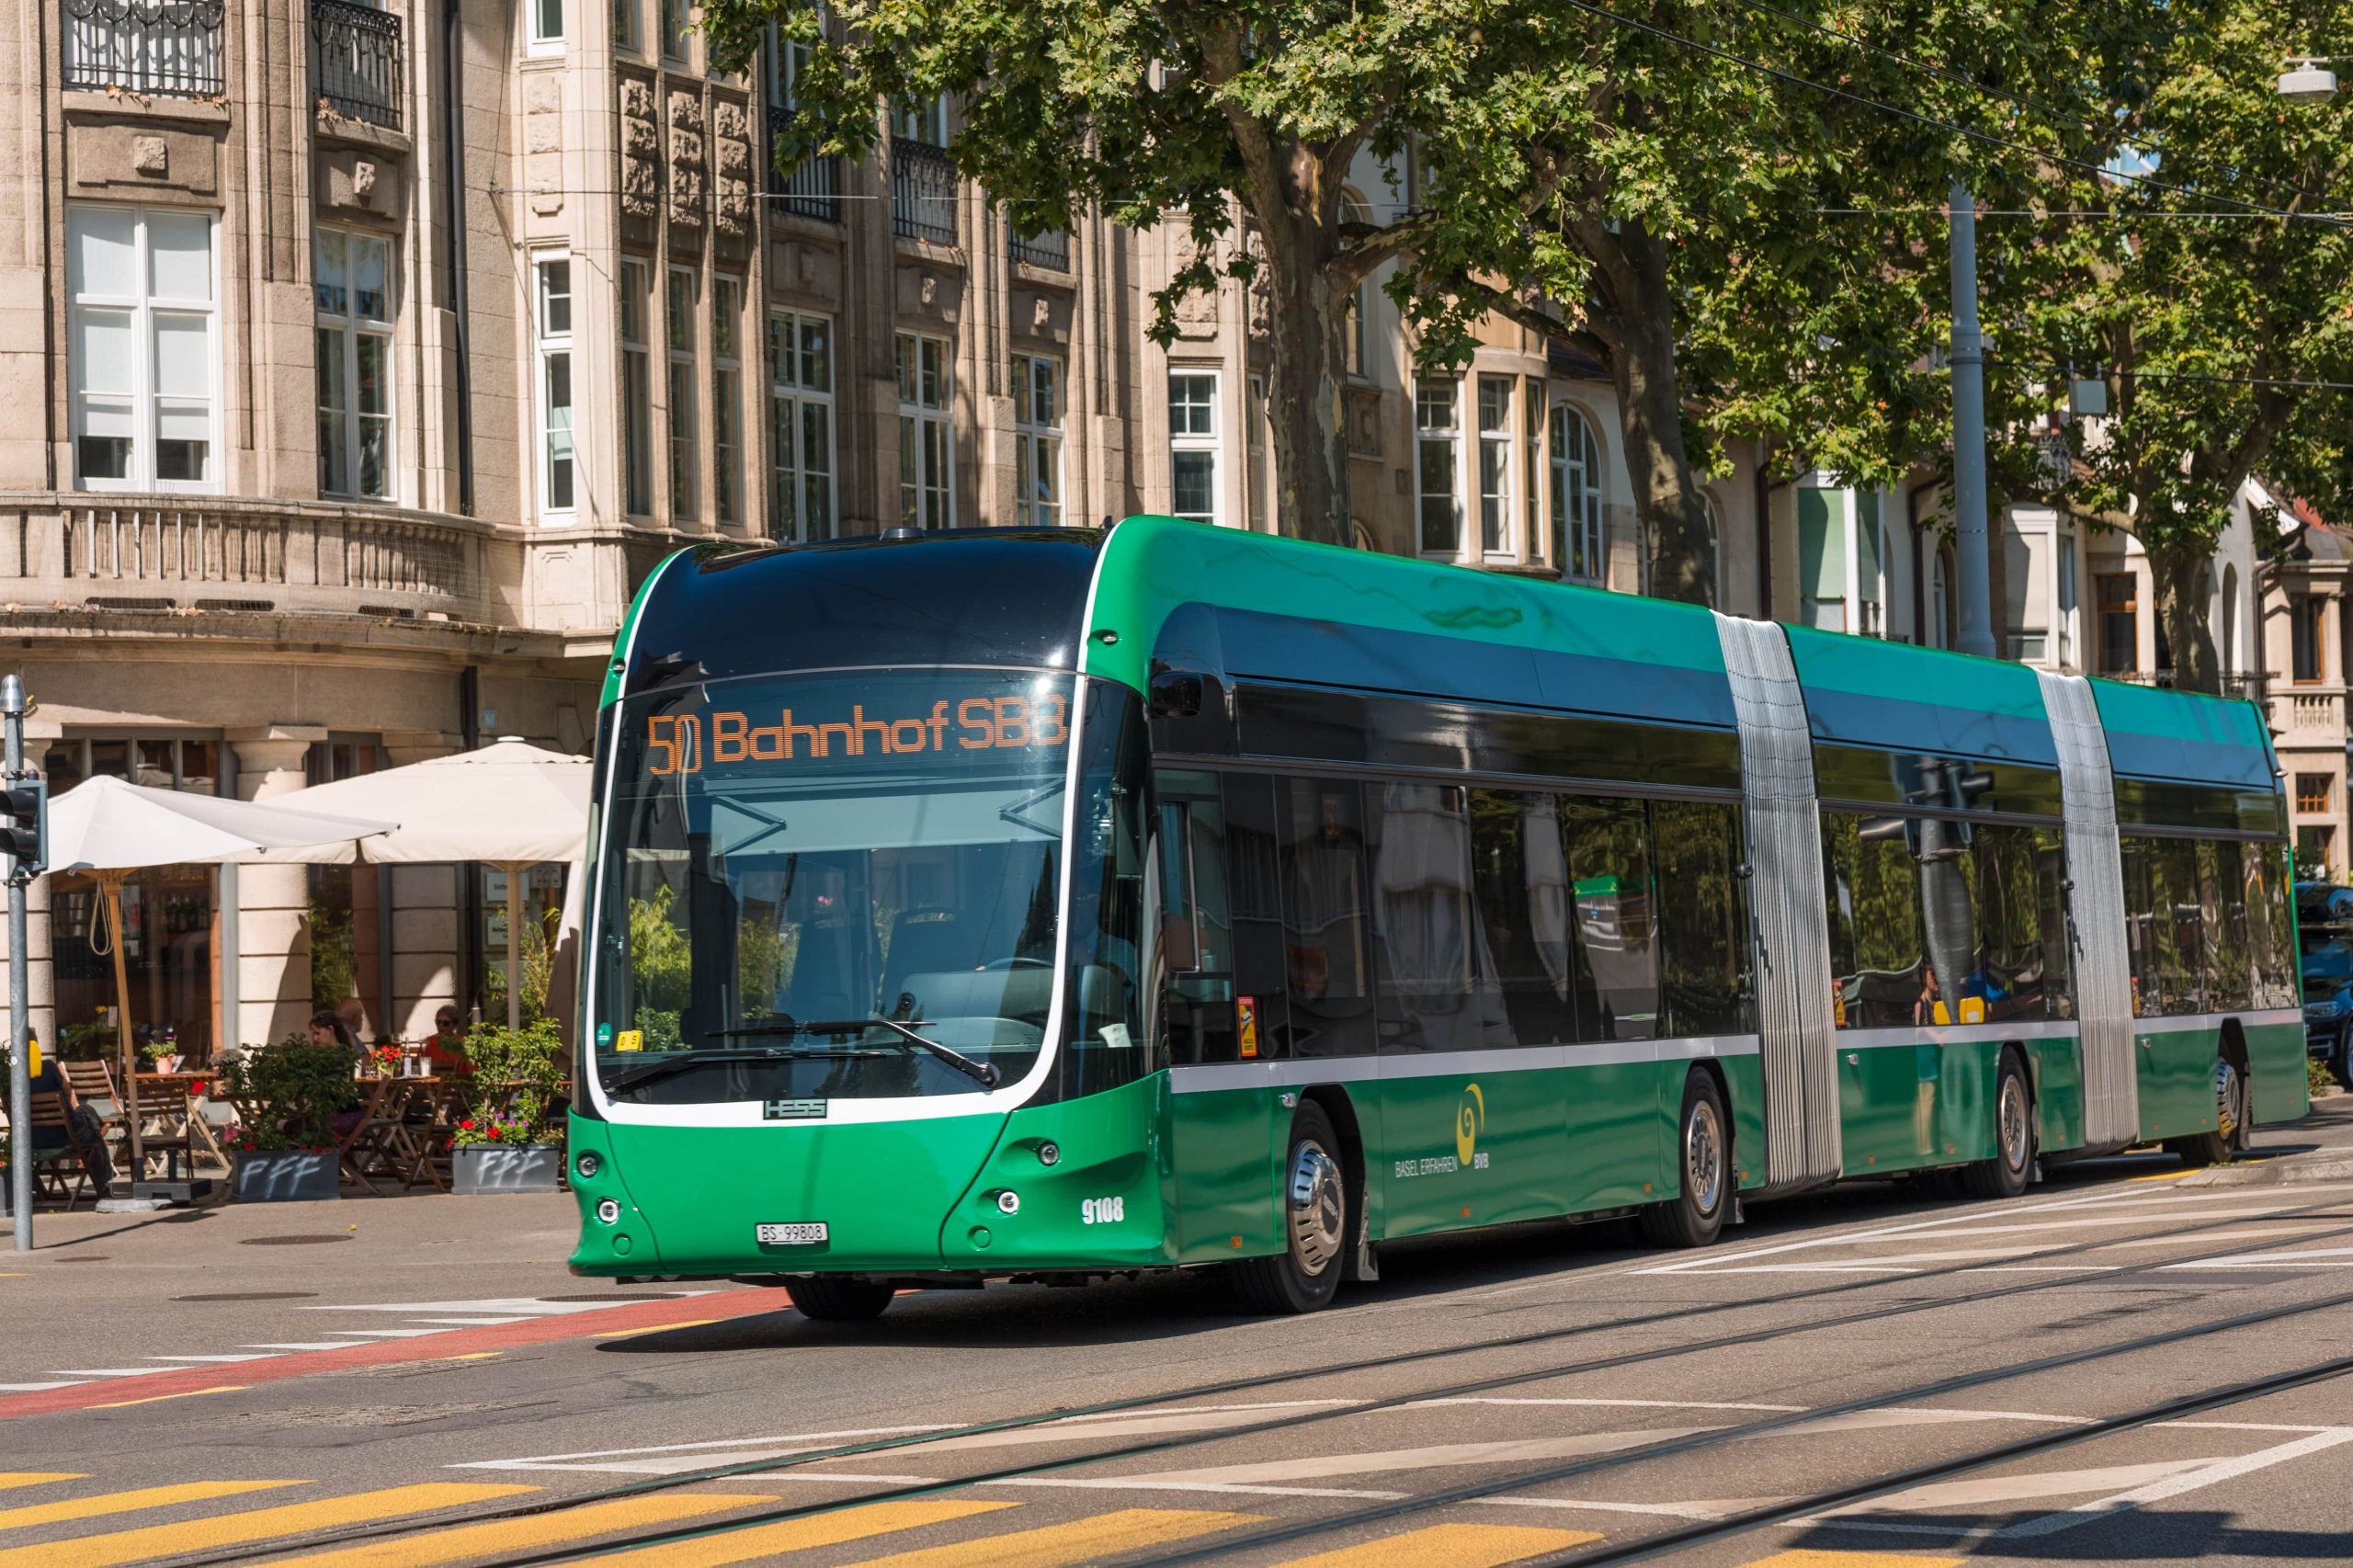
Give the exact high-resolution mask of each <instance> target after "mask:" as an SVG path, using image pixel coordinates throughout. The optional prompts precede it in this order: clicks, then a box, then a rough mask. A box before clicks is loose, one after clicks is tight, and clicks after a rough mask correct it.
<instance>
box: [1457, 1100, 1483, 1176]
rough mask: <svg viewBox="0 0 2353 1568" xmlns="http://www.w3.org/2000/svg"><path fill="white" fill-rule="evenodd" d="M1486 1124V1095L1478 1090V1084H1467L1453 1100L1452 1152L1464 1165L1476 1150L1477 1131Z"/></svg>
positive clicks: (1477, 1141)
mask: <svg viewBox="0 0 2353 1568" xmlns="http://www.w3.org/2000/svg"><path fill="white" fill-rule="evenodd" d="M1486 1125H1487V1096H1484V1095H1483V1094H1481V1093H1480V1092H1479V1085H1476V1084H1472V1085H1467V1086H1465V1087H1464V1089H1463V1091H1462V1097H1461V1099H1459V1100H1456V1101H1455V1102H1454V1153H1455V1154H1456V1155H1457V1156H1458V1157H1459V1158H1460V1159H1461V1161H1462V1163H1463V1164H1464V1165H1469V1164H1470V1163H1471V1156H1472V1154H1473V1153H1477V1152H1478V1148H1479V1133H1480V1131H1482V1130H1483V1129H1484V1128H1485V1127H1486Z"/></svg>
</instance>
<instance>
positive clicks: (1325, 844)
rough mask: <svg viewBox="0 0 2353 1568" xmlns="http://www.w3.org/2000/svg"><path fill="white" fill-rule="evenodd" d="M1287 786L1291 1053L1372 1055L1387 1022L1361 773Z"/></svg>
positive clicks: (1284, 850)
mask: <svg viewBox="0 0 2353 1568" xmlns="http://www.w3.org/2000/svg"><path fill="white" fill-rule="evenodd" d="M1280 792H1281V794H1282V796H1283V798H1284V800H1283V803H1284V804H1285V805H1286V806H1287V807H1288V808H1289V809H1288V810H1287V811H1285V812H1283V813H1282V816H1281V819H1280V824H1279V825H1280V828H1281V838H1280V841H1279V842H1280V845H1281V854H1282V879H1281V880H1282V890H1283V960H1284V972H1285V976H1286V979H1287V980H1288V982H1289V984H1288V989H1289V991H1290V1005H1291V1018H1290V1026H1291V1035H1290V1046H1291V1050H1292V1054H1294V1055H1299V1056H1370V1055H1372V1054H1374V1052H1375V1051H1377V1050H1378V1049H1379V1044H1378V1040H1379V1028H1378V1027H1377V1022H1376V1013H1375V1004H1374V1000H1373V997H1374V991H1373V985H1374V982H1373V964H1374V949H1373V940H1372V920H1371V917H1370V916H1371V908H1370V897H1369V893H1370V887H1369V884H1368V878H1367V872H1366V858H1367V856H1366V851H1367V847H1368V846H1367V845H1366V842H1365V837H1366V835H1365V820H1364V797H1363V792H1362V791H1361V790H1359V789H1358V785H1357V782H1356V780H1354V779H1352V778H1293V779H1290V780H1287V781H1286V782H1285V783H1284V784H1283V785H1282V786H1281V790H1280Z"/></svg>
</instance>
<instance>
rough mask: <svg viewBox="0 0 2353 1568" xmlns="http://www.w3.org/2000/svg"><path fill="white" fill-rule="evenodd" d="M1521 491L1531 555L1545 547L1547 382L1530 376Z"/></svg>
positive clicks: (1521, 429)
mask: <svg viewBox="0 0 2353 1568" xmlns="http://www.w3.org/2000/svg"><path fill="white" fill-rule="evenodd" d="M1519 435H1520V454H1519V493H1520V497H1521V500H1522V501H1523V503H1524V504H1525V506H1526V508H1527V509H1526V510H1525V511H1524V512H1523V513H1522V514H1521V515H1522V516H1523V517H1526V518H1527V519H1528V559H1529V562H1530V563H1533V562H1535V560H1536V558H1537V552H1538V551H1540V550H1542V549H1543V548H1544V494H1543V492H1544V383H1543V382H1542V381H1539V380H1537V379H1536V378H1535V377H1534V376H1530V377H1529V378H1528V384H1527V392H1526V397H1525V399H1524V401H1523V404H1522V408H1521V413H1520V421H1519Z"/></svg>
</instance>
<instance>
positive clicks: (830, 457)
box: [768, 311, 834, 540]
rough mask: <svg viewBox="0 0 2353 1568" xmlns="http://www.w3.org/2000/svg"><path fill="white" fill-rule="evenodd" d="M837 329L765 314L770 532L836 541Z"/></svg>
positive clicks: (791, 315)
mask: <svg viewBox="0 0 2353 1568" xmlns="http://www.w3.org/2000/svg"><path fill="white" fill-rule="evenodd" d="M833 345H834V324H833V323H832V322H830V321H828V320H826V319H825V318H824V316H813V315H808V314H805V313H803V312H800V311H775V312H770V313H769V315H768V461H769V464H770V465H771V472H770V475H769V483H768V531H769V532H770V533H772V534H773V535H775V536H776V537H777V538H778V539H787V540H821V539H831V538H833V537H834V347H833Z"/></svg>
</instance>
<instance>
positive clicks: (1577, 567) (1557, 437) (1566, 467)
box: [1552, 403, 1606, 583]
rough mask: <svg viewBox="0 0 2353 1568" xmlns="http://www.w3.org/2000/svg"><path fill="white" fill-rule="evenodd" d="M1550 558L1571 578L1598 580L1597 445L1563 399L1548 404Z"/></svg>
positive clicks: (1601, 565)
mask: <svg viewBox="0 0 2353 1568" xmlns="http://www.w3.org/2000/svg"><path fill="white" fill-rule="evenodd" d="M1552 559H1553V561H1554V562H1557V563H1558V564H1559V566H1560V568H1561V574H1562V575H1563V576H1565V577H1567V578H1569V579H1570V580H1571V581H1573V582H1578V583H1598V582H1600V581H1601V579H1602V574H1603V571H1604V569H1605V564H1606V563H1605V562H1604V561H1603V559H1602V553H1601V444H1600V443H1599V442H1598V441H1596V440H1595V439H1594V437H1593V426H1591V425H1589V424H1587V423H1586V417H1585V415H1582V414H1580V413H1578V412H1577V411H1576V410H1575V409H1574V408H1573V407H1571V406H1570V405H1569V404H1567V403H1554V404H1553V405H1552Z"/></svg>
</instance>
